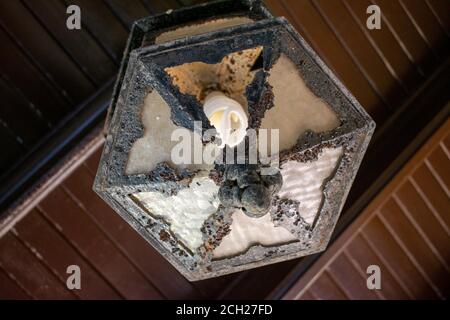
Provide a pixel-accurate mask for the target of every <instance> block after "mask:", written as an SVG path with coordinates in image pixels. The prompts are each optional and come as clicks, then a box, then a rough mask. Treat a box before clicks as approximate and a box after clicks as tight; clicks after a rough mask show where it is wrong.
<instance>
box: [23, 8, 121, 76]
mask: <svg viewBox="0 0 450 320" xmlns="http://www.w3.org/2000/svg"><path fill="white" fill-rule="evenodd" d="M24 3H26V6H27V7H28V8H29V10H30V11H32V12H33V13H34V15H35V16H36V17H37V18H38V19H39V21H40V22H41V24H43V25H44V26H45V27H46V29H47V30H48V32H49V33H50V34H51V35H52V36H53V37H55V39H57V41H58V42H59V44H60V45H61V46H62V47H63V48H64V49H65V50H66V52H69V53H70V54H71V55H72V57H73V58H74V59H75V61H77V63H78V65H79V67H80V68H82V69H83V70H85V73H86V74H87V75H88V76H89V77H91V79H92V80H93V81H94V82H95V83H96V84H98V85H100V84H103V83H104V82H106V81H107V80H109V79H110V78H111V77H112V76H113V75H114V74H115V73H116V71H117V66H116V65H115V63H114V62H113V61H112V60H111V58H110V57H108V55H107V53H105V52H104V50H103V49H102V48H101V46H99V44H98V43H97V42H96V41H95V39H94V38H93V37H92V36H91V35H90V34H89V33H88V32H87V31H86V30H84V29H83V28H82V29H81V30H68V29H67V27H66V19H67V17H68V15H67V14H66V6H65V5H64V4H63V3H61V2H60V1H59V0H32V1H30V0H25V2H24Z"/></svg>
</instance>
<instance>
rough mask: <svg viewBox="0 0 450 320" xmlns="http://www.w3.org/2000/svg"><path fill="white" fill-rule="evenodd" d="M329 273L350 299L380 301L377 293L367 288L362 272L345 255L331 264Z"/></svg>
mask: <svg viewBox="0 0 450 320" xmlns="http://www.w3.org/2000/svg"><path fill="white" fill-rule="evenodd" d="M358 268H359V267H358ZM328 271H329V273H331V274H332V275H333V278H334V280H335V281H336V282H338V283H339V286H340V287H341V288H342V290H343V291H345V293H346V295H347V296H348V297H349V298H350V299H358V300H361V299H362V300H376V299H378V296H377V295H376V294H375V292H374V291H373V290H369V289H368V288H367V285H366V278H365V277H364V276H362V275H361V271H362V270H357V269H356V268H355V266H354V265H353V264H352V263H351V261H350V260H349V259H348V258H347V257H346V256H345V255H344V254H342V253H341V254H340V255H338V256H337V257H336V258H335V259H334V260H333V262H332V263H330V265H329V266H328Z"/></svg>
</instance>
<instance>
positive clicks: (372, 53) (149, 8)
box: [0, 0, 450, 299]
mask: <svg viewBox="0 0 450 320" xmlns="http://www.w3.org/2000/svg"><path fill="white" fill-rule="evenodd" d="M192 2H193V1H189V0H178V1H177V0H170V1H163V0H161V1H152V0H76V1H70V3H69V1H66V0H14V1H1V2H0V41H1V43H2V48H1V50H0V73H1V77H0V98H1V101H2V105H1V107H0V148H1V150H2V151H3V152H2V156H1V157H0V208H1V210H3V211H4V212H3V213H2V215H4V216H5V212H7V211H6V209H7V208H8V207H9V206H10V205H11V203H12V201H13V200H15V199H17V197H18V196H20V195H22V194H23V192H24V191H25V190H28V189H29V188H30V187H31V186H33V184H35V183H36V181H38V178H39V177H40V176H42V174H44V173H46V172H48V170H49V169H50V168H52V167H53V166H55V164H56V163H57V161H58V160H59V159H61V158H62V157H63V156H64V155H66V154H67V153H68V152H69V150H72V149H73V148H74V147H75V145H76V142H77V141H79V140H81V139H82V138H83V137H85V136H86V134H87V133H89V132H92V130H94V128H96V127H98V126H99V125H100V123H101V121H102V119H103V118H104V113H103V112H104V109H105V107H106V105H107V98H103V97H105V96H106V97H108V95H109V94H110V89H111V85H112V81H113V79H114V76H115V74H116V72H117V70H118V66H119V63H120V60H121V56H122V50H123V48H124V45H125V41H126V39H127V36H128V32H129V30H130V26H131V23H132V22H133V21H134V20H136V19H138V18H141V17H144V16H147V15H150V14H153V13H157V12H162V11H165V10H167V9H171V8H177V7H180V6H183V5H188V4H191V3H192ZM69 4H78V5H79V6H80V7H81V10H82V23H83V25H82V30H80V31H76V32H73V31H68V30H67V29H66V28H65V27H62V26H65V19H66V17H67V15H66V13H65V10H66V7H67V5H69ZM266 4H267V6H268V7H269V8H270V9H271V10H272V11H273V13H274V14H276V15H282V16H285V17H286V18H287V19H288V20H290V21H291V23H292V24H293V25H294V26H295V28H296V29H297V30H298V32H299V33H300V34H301V35H302V36H303V37H304V38H305V39H306V40H307V41H308V42H309V43H310V45H311V46H312V47H313V48H314V49H315V50H316V51H317V53H318V54H319V56H320V57H321V58H322V59H323V60H324V61H325V62H326V64H327V65H328V66H329V67H330V68H331V69H332V70H333V71H334V72H335V73H336V75H337V76H338V77H339V78H340V79H341V81H342V82H343V83H344V84H345V85H346V86H347V88H348V89H349V90H350V91H351V92H352V93H353V95H355V97H356V98H357V99H358V101H359V102H360V103H361V104H362V105H363V107H364V108H365V109H366V110H367V111H368V112H369V113H370V114H371V116H372V117H373V118H374V119H375V121H376V122H377V133H376V135H375V137H374V140H373V143H372V145H371V149H369V152H368V154H367V156H366V158H365V159H364V162H363V165H362V167H361V171H360V173H359V174H358V178H357V181H356V182H355V186H354V188H352V191H351V193H350V196H349V199H348V203H347V205H346V207H345V208H344V212H343V215H342V218H341V220H340V222H339V225H338V227H337V228H336V232H335V238H337V239H338V242H337V243H340V242H339V237H338V236H339V235H340V234H341V233H342V232H344V233H343V235H342V236H343V237H344V236H345V237H347V238H348V237H350V236H351V235H348V234H347V233H348V231H347V232H345V231H344V230H346V229H347V227H348V226H349V225H350V226H351V223H352V221H353V220H354V219H355V218H356V217H357V216H359V215H360V213H361V212H363V211H364V208H366V207H367V206H368V205H369V203H370V202H371V201H372V200H373V198H374V197H375V196H376V195H377V194H378V193H380V192H381V194H384V195H385V197H388V198H392V197H394V198H393V199H394V200H395V199H397V198H399V199H401V200H402V199H403V200H405V202H404V203H403V202H401V203H402V205H399V203H397V201H394V200H392V201H391V200H390V201H388V202H386V204H384V205H383V206H380V207H379V208H378V207H377V208H375V209H374V211H376V217H375V218H373V217H372V218H371V220H370V221H372V222H371V223H370V226H371V227H370V228H369V227H366V229H365V230H364V237H361V236H360V235H358V236H357V237H356V238H355V239H356V240H352V241H351V242H349V243H346V246H347V247H346V249H345V251H344V253H340V251H339V250H335V249H333V250H330V252H331V253H333V255H332V254H331V253H330V254H328V255H322V257H321V258H320V259H319V260H318V261H316V260H317V258H318V256H314V257H308V258H306V259H297V260H293V261H287V262H284V263H279V264H276V265H272V266H267V267H263V268H259V269H255V270H250V271H244V272H241V273H238V274H233V275H229V276H225V277H221V278H217V279H213V280H207V281H201V282H197V283H189V282H187V281H186V280H185V279H184V278H183V277H182V276H181V275H179V274H178V273H177V272H176V271H175V270H174V269H173V268H172V267H171V266H170V265H169V264H168V263H167V262H166V261H165V260H164V259H163V258H162V257H160V256H159V255H158V254H157V253H156V252H155V251H154V250H153V249H152V248H151V247H150V246H149V245H148V244H147V243H146V242H145V241H144V240H142V239H141V238H140V237H139V236H138V235H137V234H136V233H135V232H134V231H133V230H132V229H131V228H130V227H129V226H128V225H127V224H126V223H125V222H123V221H122V220H121V218H120V217H119V216H118V215H116V214H115V213H113V212H112V210H111V209H110V208H109V207H107V205H105V204H104V203H103V202H102V200H100V199H99V198H98V197H97V196H96V195H95V194H94V193H93V192H92V190H91V186H92V182H93V177H94V174H95V172H96V166H97V163H98V157H99V154H100V145H101V141H97V143H96V144H95V146H92V147H90V149H89V150H87V151H86V150H84V151H83V152H84V155H85V156H86V160H85V161H84V158H83V159H82V160H83V161H81V160H80V161H78V162H77V164H76V165H73V166H71V167H70V168H71V169H70V170H74V171H73V173H71V174H70V175H68V177H66V178H65V180H63V181H62V182H61V183H59V182H58V183H54V184H52V187H51V188H50V189H48V190H47V191H48V194H45V198H44V199H42V201H40V202H39V203H38V204H37V206H33V208H32V209H31V211H30V212H29V213H28V214H27V215H26V216H25V218H23V220H21V221H20V222H19V223H18V224H17V225H15V226H14V227H13V228H12V229H11V230H9V232H7V233H6V234H5V235H4V236H3V237H2V238H1V239H0V297H1V298H37V299H40V298H69V299H78V298H82V299H89V298H127V299H128V298H143V299H146V298H170V299H171V298H267V297H269V298H281V297H283V296H284V297H286V298H294V297H295V298H443V297H447V296H448V288H449V286H448V279H449V269H448V266H449V263H450V257H449V253H450V248H449V245H450V241H449V240H450V239H449V227H450V225H449V214H450V210H449V208H450V206H449V204H450V202H449V201H450V200H449V179H450V173H449V171H448V168H449V167H450V166H449V152H448V150H449V149H448V148H449V142H448V141H449V140H448V124H447V125H446V126H444V127H442V128H444V129H445V130H447V131H445V130H444V129H441V131H439V132H441V133H440V135H439V137H440V138H435V137H434V138H432V140H428V139H429V137H430V136H431V135H432V134H433V132H435V131H436V130H438V128H439V127H441V125H442V123H443V121H444V120H445V118H446V117H447V116H448V106H447V108H445V107H444V105H445V103H446V102H448V98H449V90H448V88H450V76H449V74H450V73H449V51H450V38H449V35H450V2H449V1H448V0H282V1H281V0H269V1H266ZM370 4H377V5H379V6H380V8H381V11H382V28H381V30H368V29H367V28H366V27H365V21H366V19H367V16H368V15H367V14H366V8H367V7H368V6H369V5H370ZM100 100H101V102H98V101H100ZM96 103H100V104H101V106H100V107H99V106H98V105H96V107H95V108H93V107H92V105H95V104H96ZM86 110H88V111H86ZM92 110H93V111H92ZM80 128H82V130H81V129H80ZM442 130H444V131H445V133H446V134H447V135H445V134H443V133H442V132H443V131H442ZM425 141H431V142H428V143H432V142H434V143H435V144H436V146H437V147H436V148H437V149H436V150H438V151H435V152H434V153H430V154H426V155H425V156H422V157H419V158H417V159H418V160H415V163H421V169H420V170H419V169H417V170H416V169H415V170H416V171H414V172H413V171H411V172H410V173H403V174H401V175H403V176H404V175H405V174H410V175H415V176H416V177H417V181H416V180H414V181H415V182H414V183H413V184H412V183H411V182H408V183H407V184H406V185H405V186H404V187H403V189H401V190H403V191H401V192H403V193H401V192H400V191H398V193H395V194H393V193H392V192H391V193H389V192H387V191H381V190H382V189H383V188H384V186H385V185H386V184H388V182H389V181H390V180H391V178H392V177H394V176H395V175H396V174H398V171H399V170H400V169H401V167H402V166H403V165H404V164H405V163H406V162H407V161H408V160H409V159H410V158H411V157H412V156H413V154H415V153H416V151H417V150H418V149H419V148H420V147H421V145H422V144H423V143H424V142H425ZM433 150H434V149H433ZM427 159H428V160H427ZM427 163H430V165H426V164H427ZM402 172H403V171H402ZM396 179H399V178H396ZM394 180H395V179H394ZM422 185H423V187H421V186H422ZM431 190H433V192H431ZM403 200H402V201H403ZM374 201H376V200H374ZM408 201H416V202H413V203H411V206H412V208H411V209H408V208H407V206H408V205H409V204H410V202H408ZM373 206H374V205H373V204H372V207H373ZM372 207H371V208H372ZM405 208H406V209H405ZM367 210H368V209H366V211H367ZM407 210H408V211H407ZM364 212H365V211H364ZM364 212H363V214H362V215H361V216H360V217H362V216H364ZM402 212H403V213H402ZM416 213H417V216H415V214H416ZM405 214H406V215H407V216H406V217H407V218H408V219H407V221H406V220H405V219H406V218H405V216H404V215H405ZM399 215H401V216H399ZM0 217H1V216H0ZM3 218H4V217H3ZM359 219H360V220H361V219H362V218H359ZM360 220H358V219H356V222H355V223H358V221H360ZM354 225H355V224H354ZM355 228H356V227H353V229H352V228H351V227H350V228H349V229H347V230H353V233H355V232H356V231H355V230H357V229H358V228H356V229H355ZM397 228H399V229H397ZM366 231H367V232H366ZM346 234H347V235H346ZM384 235H386V236H384ZM345 237H344V238H342V239H346V238H345ZM380 238H381V239H382V242H377V241H378V240H377V239H380ZM417 239H419V240H417ZM341 241H343V240H341ZM380 241H381V240H380ZM355 243H357V245H358V246H357V247H356V244H355ZM368 245H370V246H371V247H370V248H369V249H367V250H365V249H364V250H363V249H361V248H364V246H366V247H367V246H368ZM347 248H348V249H347ZM352 248H353V249H352ZM361 250H363V251H364V252H363V253H361ZM327 252H328V251H327ZM336 252H337V253H336ZM349 252H350V253H349ZM359 254H360V256H358V255H359ZM375 256H376V258H373V259H374V260H376V261H378V262H380V259H381V262H380V263H381V264H383V265H386V268H387V269H389V270H390V271H388V273H387V274H389V275H390V276H387V277H388V278H389V277H391V281H390V282H389V283H393V284H392V285H391V286H393V287H395V286H396V287H395V288H394V289H392V290H391V291H389V293H387V294H385V295H384V294H376V293H373V292H367V290H362V289H361V283H362V284H364V283H365V280H364V278H363V277H360V278H359V280H358V279H356V278H354V277H356V275H357V273H358V272H359V273H361V272H362V271H364V268H363V265H360V267H359V268H360V269H357V271H356V272H355V270H354V269H352V268H355V267H356V268H358V263H363V262H362V261H365V262H364V263H366V262H367V263H368V262H370V261H372V260H371V257H375ZM327 259H328V260H327ZM367 259H368V260H367ZM383 259H384V260H383ZM392 259H393V260H392ZM330 261H334V262H333V263H332V264H329V263H330ZM389 261H394V262H392V264H391V262H389ZM70 264H78V265H80V266H81V268H82V270H83V271H82V272H83V287H82V290H79V291H69V290H67V289H66V286H65V279H66V273H65V270H66V267H67V265H70ZM361 268H362V269H361ZM402 268H403V269H402ZM311 270H313V271H314V272H316V273H317V275H320V277H318V278H317V281H316V280H314V281H313V280H312V279H315V275H316V273H314V274H313V275H312V276H311V272H313V271H311ZM330 270H333V272H331V271H330ZM334 271H336V272H334ZM403 271H404V272H403ZM400 274H408V277H409V278H408V279H399V278H398V277H400ZM335 275H337V276H335ZM347 275H348V277H347ZM302 276H303V277H302ZM298 281H300V282H298ZM363 281H364V282H363ZM386 281H388V280H386ZM412 283H414V285H413V284H412ZM305 287H311V289H308V291H307V292H306V291H305V290H304V288H305ZM363 289H364V288H363ZM358 292H360V293H358ZM381 292H384V291H381Z"/></svg>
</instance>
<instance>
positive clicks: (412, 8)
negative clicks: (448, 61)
mask: <svg viewBox="0 0 450 320" xmlns="http://www.w3.org/2000/svg"><path fill="white" fill-rule="evenodd" d="M399 2H400V4H401V5H402V7H403V10H405V12H406V13H407V15H408V17H409V18H410V19H411V21H412V22H413V24H414V25H415V27H416V29H417V31H418V32H419V33H420V34H421V36H422V38H423V39H424V40H425V42H426V43H427V44H428V46H429V47H430V49H431V51H432V52H433V53H434V54H435V55H436V56H437V57H438V58H439V59H440V60H441V61H444V60H445V58H446V57H447V56H448V52H449V47H450V43H449V41H448V37H447V35H446V34H445V31H444V30H443V29H442V27H441V26H440V25H439V21H437V20H436V17H435V16H434V15H433V12H432V11H431V10H430V8H429V7H428V6H427V4H426V2H425V1H423V0H407V1H405V0H399ZM448 9H449V10H450V7H449V8H448Z"/></svg>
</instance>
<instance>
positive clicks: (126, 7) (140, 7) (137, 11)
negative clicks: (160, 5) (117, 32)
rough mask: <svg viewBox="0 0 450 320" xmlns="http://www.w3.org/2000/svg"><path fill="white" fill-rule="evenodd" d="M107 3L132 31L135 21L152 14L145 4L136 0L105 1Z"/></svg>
mask: <svg viewBox="0 0 450 320" xmlns="http://www.w3.org/2000/svg"><path fill="white" fill-rule="evenodd" d="M105 3H106V4H107V5H108V6H109V8H110V10H111V12H113V14H114V15H115V16H116V17H117V18H118V19H119V20H120V22H121V23H122V24H123V25H124V26H125V27H126V28H127V29H131V25H132V24H133V22H134V21H136V20H138V19H141V18H143V17H146V16H148V15H149V14H150V12H149V11H148V9H147V8H146V7H145V6H144V4H143V3H142V2H140V1H136V0H105Z"/></svg>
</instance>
